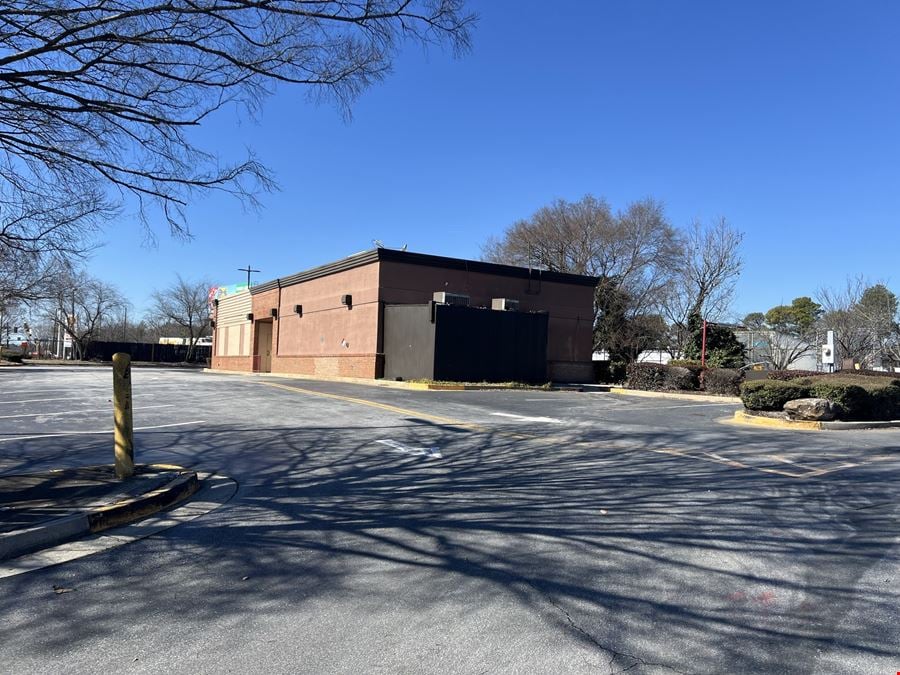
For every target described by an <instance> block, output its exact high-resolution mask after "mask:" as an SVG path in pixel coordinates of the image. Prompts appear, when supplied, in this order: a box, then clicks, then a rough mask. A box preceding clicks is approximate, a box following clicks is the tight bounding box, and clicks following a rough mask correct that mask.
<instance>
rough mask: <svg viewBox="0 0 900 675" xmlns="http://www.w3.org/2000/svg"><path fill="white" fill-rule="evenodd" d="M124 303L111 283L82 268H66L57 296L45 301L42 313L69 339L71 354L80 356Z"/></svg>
mask: <svg viewBox="0 0 900 675" xmlns="http://www.w3.org/2000/svg"><path fill="white" fill-rule="evenodd" d="M124 303H125V300H124V298H123V297H122V294H121V293H120V292H119V290H118V289H117V288H116V287H115V286H113V285H112V284H108V283H106V282H104V281H101V280H99V279H96V278H94V277H92V276H90V275H89V274H87V273H86V272H83V271H69V273H68V274H67V275H66V276H65V277H63V278H61V279H60V280H59V283H58V285H57V293H56V296H55V297H54V298H53V299H52V300H50V301H47V302H45V303H44V308H45V311H44V314H45V317H46V319H47V320H48V321H50V322H52V323H53V324H54V325H56V326H59V327H61V328H62V330H63V331H64V332H65V334H66V335H68V336H69V338H71V340H72V344H73V346H74V351H75V353H74V357H75V358H77V359H83V358H84V355H85V352H86V349H87V346H88V344H89V343H90V342H91V341H92V340H94V339H96V337H97V335H98V333H99V332H100V330H101V328H102V326H103V324H104V323H105V322H106V321H108V320H109V319H110V318H111V317H112V316H113V313H114V312H115V311H116V310H117V309H118V308H120V307H121V306H122V305H123V304H124Z"/></svg>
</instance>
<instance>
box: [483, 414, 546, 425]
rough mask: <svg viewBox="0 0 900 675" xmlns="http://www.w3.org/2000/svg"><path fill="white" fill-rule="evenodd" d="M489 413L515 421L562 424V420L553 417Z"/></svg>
mask: <svg viewBox="0 0 900 675" xmlns="http://www.w3.org/2000/svg"><path fill="white" fill-rule="evenodd" d="M491 415H495V416H496V417H509V418H510V419H514V420H516V422H545V423H547V424H562V423H563V421H562V420H558V419H556V418H554V417H525V416H524V415H513V414H511V413H491Z"/></svg>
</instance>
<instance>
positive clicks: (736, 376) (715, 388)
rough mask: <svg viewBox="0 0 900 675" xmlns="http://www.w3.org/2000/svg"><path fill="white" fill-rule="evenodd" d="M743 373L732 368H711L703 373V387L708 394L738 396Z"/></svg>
mask: <svg viewBox="0 0 900 675" xmlns="http://www.w3.org/2000/svg"><path fill="white" fill-rule="evenodd" d="M743 381H744V373H743V372H742V371H740V370H734V369H733V368H711V369H709V370H707V371H706V372H705V373H703V388H704V389H706V391H708V392H709V393H710V394H724V395H726V396H738V395H739V394H740V393H741V382H743Z"/></svg>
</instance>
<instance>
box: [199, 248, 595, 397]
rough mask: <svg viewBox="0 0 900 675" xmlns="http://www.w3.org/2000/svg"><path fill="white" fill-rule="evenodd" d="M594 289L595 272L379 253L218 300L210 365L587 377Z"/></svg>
mask: <svg viewBox="0 0 900 675" xmlns="http://www.w3.org/2000/svg"><path fill="white" fill-rule="evenodd" d="M596 285H597V279H596V278H594V277H588V276H581V275H575V274H562V273H558V272H548V271H546V270H539V269H530V268H525V267H514V266H510V265H498V264H494V263H486V262H480V261H474V260H462V259H458V258H446V257H441V256H434V255H425V254H420V253H411V252H407V251H398V250H393V249H386V248H379V249H375V250H371V251H365V252H363V253H358V254H356V255H352V256H349V257H347V258H344V259H342V260H338V261H336V262H333V263H329V264H327V265H322V266H321V267H316V268H313V269H310V270H307V271H304V272H299V273H297V274H293V275H291V276H288V277H284V278H280V279H274V280H272V281H267V282H265V283H261V284H259V285H257V286H254V287H252V288H250V289H249V290H241V291H239V292H237V293H232V294H230V295H226V296H225V297H222V298H220V299H219V300H217V301H216V307H215V309H214V312H213V317H214V333H213V335H214V343H213V356H212V364H211V365H212V368H213V369H218V370H232V371H243V372H272V373H285V374H301V375H309V376H342V377H361V378H381V377H390V378H391V379H395V378H396V379H401V378H402V379H412V378H417V377H424V378H428V379H461V378H464V379H467V380H477V381H480V380H487V381H492V380H493V381H499V380H505V379H523V380H531V381H546V380H556V381H571V382H584V381H590V380H591V379H592V377H593V370H592V365H591V354H592V345H593V317H594V312H593V303H594V290H595V288H596ZM400 308H405V309H400ZM498 310H502V311H498Z"/></svg>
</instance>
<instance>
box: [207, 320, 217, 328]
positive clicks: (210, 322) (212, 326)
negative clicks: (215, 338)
mask: <svg viewBox="0 0 900 675" xmlns="http://www.w3.org/2000/svg"><path fill="white" fill-rule="evenodd" d="M209 327H210V328H215V327H216V320H215V319H210V320H209Z"/></svg>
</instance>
